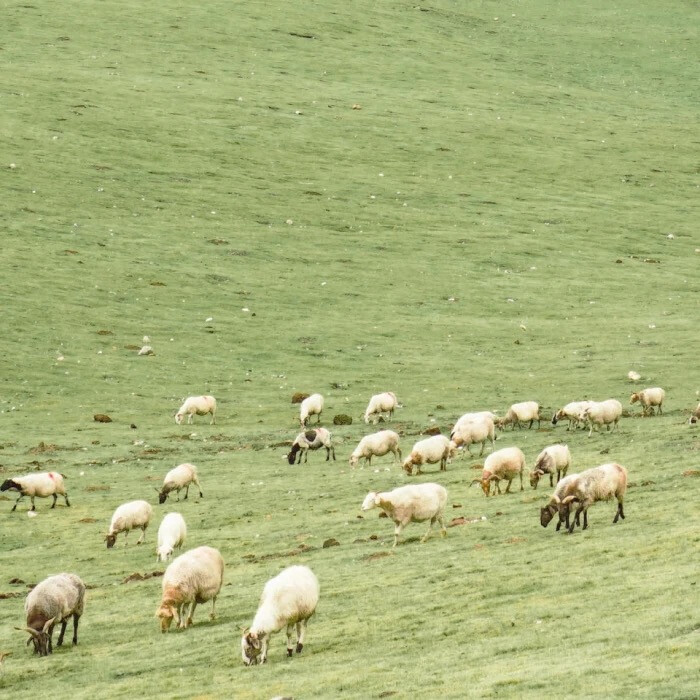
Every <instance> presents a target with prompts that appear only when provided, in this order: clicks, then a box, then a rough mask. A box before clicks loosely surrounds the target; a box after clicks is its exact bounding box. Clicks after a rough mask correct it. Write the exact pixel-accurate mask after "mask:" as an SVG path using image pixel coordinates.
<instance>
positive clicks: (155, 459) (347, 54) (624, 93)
mask: <svg viewBox="0 0 700 700" xmlns="http://www.w3.org/2000/svg"><path fill="white" fill-rule="evenodd" d="M335 5H337V6H336V7H334V6H333V4H327V3H326V4H323V3H321V4H319V3H309V2H302V3H295V4H293V5H289V4H288V3H278V2H274V1H273V2H268V3H254V2H241V3H237V4H235V5H232V4H231V3H224V2H218V0H213V2H210V3H208V4H206V5H204V6H202V7H194V6H193V7H184V6H182V5H180V4H177V3H173V2H170V1H169V0H165V2H164V3H160V4H159V6H158V8H157V9H156V8H151V7H144V6H143V5H142V4H140V3H139V4H137V3H134V2H129V1H128V0H127V2H121V3H118V4H117V3H113V2H100V3H98V2H94V0H83V1H82V2H78V3H62V4H55V3H48V2H46V1H45V0H32V1H31V3H26V4H19V3H7V4H6V5H5V7H4V13H3V17H4V21H3V26H4V27H5V37H4V40H3V43H2V45H1V48H2V51H0V57H1V58H2V63H3V66H4V68H5V70H4V71H3V78H4V79H3V83H2V86H1V87H0V94H1V95H2V98H3V100H2V102H3V118H2V119H0V144H1V145H2V148H1V149H0V151H1V152H2V154H3V155H2V157H1V158H0V161H1V162H0V187H2V192H3V203H4V206H3V207H2V208H0V225H2V231H3V234H2V243H3V245H2V251H1V252H0V261H1V262H2V267H1V269H2V273H3V275H2V278H3V288H4V291H5V294H4V296H3V299H4V303H3V305H2V310H3V318H4V321H5V323H4V328H5V332H4V333H3V335H2V338H1V339H0V350H1V352H0V370H1V373H0V374H1V376H2V385H1V386H2V390H1V391H0V411H1V413H0V447H1V449H0V478H2V479H3V480H4V479H5V478H8V477H10V476H13V475H17V474H21V473H25V472H28V471H31V470H33V469H38V470H46V469H54V470H57V471H60V472H62V473H64V474H66V475H67V477H68V479H67V483H68V486H69V493H70V497H71V502H72V504H73V505H72V507H71V508H70V509H67V508H65V507H62V506H61V505H60V504H59V506H58V507H57V508H56V509H55V510H49V509H48V503H47V501H45V500H38V501H37V509H38V515H37V517H36V518H33V519H29V518H27V516H26V507H27V506H23V505H22V504H20V506H19V507H18V510H17V511H16V512H15V513H10V512H9V511H10V508H11V505H12V501H14V496H11V497H10V499H8V500H5V499H4V496H6V494H2V496H0V519H1V521H2V527H0V613H1V614H0V618H1V619H2V620H3V622H4V624H2V625H1V626H0V651H2V650H8V651H12V652H13V656H11V657H9V658H8V659H7V661H6V663H5V665H4V673H2V674H1V675H0V691H4V692H6V693H12V695H13V697H17V698H25V697H30V696H32V697H33V696H35V695H36V694H37V693H42V692H43V693H46V692H50V693H52V694H54V695H55V696H58V697H67V696H71V697H73V698H88V697H89V698H94V697H110V698H112V697H113V698H131V697H134V695H136V694H148V695H152V696H156V697H183V698H185V697H209V698H230V697H235V698H269V697H273V696H274V695H289V696H293V697H295V698H311V697H317V698H336V697H344V698H345V697H347V698H368V697H373V698H374V697H392V698H412V697H431V698H432V697H454V698H459V697H533V698H534V697H543V696H545V695H552V694H553V693H557V694H559V693H565V694H567V695H570V696H574V697H583V696H586V697H606V698H609V697H630V696H635V697H653V698H666V697H668V698H690V697H694V696H695V695H697V681H696V675H697V654H698V627H699V625H698V613H697V610H698V603H699V602H700V600H699V597H698V591H697V577H698V574H697V572H698V567H697V560H698V554H699V553H700V552H699V549H700V548H699V546H698V545H699V537H698V532H699V529H698V525H700V518H699V517H698V509H697V500H698V479H697V476H693V475H692V474H691V475H684V472H686V473H688V472H689V471H690V472H693V471H695V472H697V470H698V469H700V464H699V463H698V450H699V449H700V438H699V437H698V434H697V430H694V429H692V428H690V427H689V426H687V425H685V424H684V420H685V418H686V417H687V415H688V413H689V411H690V409H692V408H693V407H694V406H695V405H696V404H697V401H698V391H699V390H700V376H699V375H698V373H697V344H698V343H697V340H698V335H697V318H698V311H699V306H700V303H699V300H700V295H699V294H698V291H700V289H699V287H700V282H699V281H700V278H699V277H698V274H697V269H698V261H699V260H700V257H699V255H698V252H697V251H698V250H699V249H700V236H698V233H697V206H696V202H697V197H698V167H697V162H698V158H697V155H698V148H697V146H698V139H697V105H698V98H699V94H698V87H697V79H696V71H695V70H694V67H695V66H696V65H697V60H698V49H697V47H698V36H697V29H696V27H697V26H698V20H699V19H700V17H699V16H698V11H697V7H695V6H694V5H692V4H690V3H685V2H667V3H653V2H650V1H649V0H642V2H636V3H632V2H625V1H622V2H617V3H613V4H612V5H611V4H610V3H609V2H607V3H605V2H599V1H594V2H590V3H585V6H579V5H576V4H572V3H560V4H556V5H552V3H545V2H542V1H541V0H529V1H528V0H524V1H522V2H510V3H506V4H503V3H492V2H485V1H484V2H471V3H468V4H464V3H462V4H460V3H451V2H447V1H446V0H431V1H430V2H429V3H425V4H421V5H416V4H414V3H412V2H389V3H385V4H381V5H379V6H377V4H376V3H370V2H366V1H365V0H355V1H354V2H352V3H346V4H343V5H340V4H338V3H335ZM144 334H148V335H149V336H150V338H151V344H152V345H153V347H154V350H155V353H156V354H155V356H152V357H139V356H137V354H136V350H137V349H138V347H140V345H141V339H142V337H143V335H144ZM630 369H635V370H637V371H639V372H640V373H641V375H642V377H643V379H642V383H643V384H644V385H645V386H656V385H660V386H663V387H664V388H665V389H666V391H667V397H668V398H667V405H666V407H665V411H664V415H663V416H661V417H658V418H657V417H655V418H644V419H642V418H640V417H639V409H638V407H637V406H635V407H627V408H628V410H629V415H628V416H626V417H625V418H624V420H623V421H622V423H621V425H620V430H619V432H618V433H613V434H610V435H608V434H603V435H596V434H594V436H593V437H591V438H588V437H587V434H586V433H584V432H578V433H575V434H571V433H567V432H566V431H565V429H564V427H563V426H561V425H560V426H558V427H557V428H554V427H552V426H551V425H550V424H549V422H547V421H545V422H543V424H542V426H541V428H540V429H539V430H531V431H515V432H514V433H512V434H511V433H510V431H508V432H507V433H502V434H501V435H500V437H499V441H498V443H497V446H499V447H503V446H507V445H511V444H516V445H518V446H520V447H521V448H522V449H523V450H524V452H525V454H526V456H527V458H528V464H529V465H530V466H531V465H532V464H533V462H534V459H535V456H536V455H537V453H538V452H539V451H540V450H541V449H542V447H544V446H545V445H547V444H550V443H552V442H557V441H562V440H566V441H567V442H568V444H569V445H570V448H571V451H572V454H573V458H574V468H575V470H579V469H584V468H588V467H591V466H595V465H597V464H600V463H602V462H606V461H618V462H620V463H621V464H624V465H626V466H627V467H628V469H629V473H630V481H631V485H630V489H629V492H628V497H627V501H626V507H625V510H626V514H627V519H626V520H625V521H624V522H623V523H621V524H617V525H615V526H613V525H612V524H611V521H612V516H613V514H614V507H613V505H612V504H598V505H596V506H594V507H593V508H592V509H591V511H590V518H589V520H590V523H591V527H590V529H589V530H587V531H586V532H584V533H582V532H581V531H580V530H577V531H576V532H575V534H574V535H571V536H566V535H563V534H561V533H555V532H554V529H553V526H550V528H549V529H548V530H543V529H542V528H541V527H540V525H539V507H540V506H541V505H543V503H544V502H545V501H546V499H547V496H548V494H549V492H550V489H549V487H548V486H545V483H544V482H543V484H542V485H541V486H540V488H539V489H538V490H537V491H532V490H531V489H530V488H529V486H528V487H527V488H526V490H525V491H524V492H522V493H521V492H519V491H517V490H516V491H515V493H513V494H509V495H508V496H502V497H497V498H489V499H486V498H484V496H483V495H482V494H481V492H480V491H479V490H478V489H476V488H472V489H469V488H468V485H469V482H470V481H471V480H472V478H474V476H475V474H478V471H475V470H478V468H479V465H480V464H481V461H480V460H478V459H477V458H468V457H464V458H462V459H459V460H457V461H456V462H455V463H454V464H453V465H451V466H450V467H449V470H448V471H447V472H446V473H444V474H438V473H436V472H435V471H433V472H432V473H426V474H425V476H423V477H412V478H411V477H407V476H405V475H404V474H403V473H402V472H401V470H400V469H399V468H398V467H397V466H396V465H395V464H392V463H391V460H389V459H388V458H383V459H379V460H377V461H376V463H375V464H373V465H372V467H371V468H360V469H357V470H355V471H351V470H350V469H349V467H348V466H347V457H348V455H349V453H350V451H351V450H352V448H353V447H354V445H355V444H356V442H357V441H358V440H359V439H360V437H362V436H363V435H364V434H365V433H366V432H368V429H367V428H366V426H365V425H364V424H363V423H362V422H361V421H360V420H359V416H360V415H361V413H362V411H363V410H364V407H365V405H366V402H367V400H368V398H369V396H370V395H371V394H372V393H375V392H377V391H384V390H393V391H395V392H396V393H397V394H398V396H399V398H400V400H401V402H402V403H403V405H404V408H403V409H401V410H400V411H398V413H397V414H395V420H393V421H392V422H391V423H390V424H389V425H388V426H385V427H391V428H393V429H396V430H397V431H398V432H399V433H400V435H401V437H402V449H403V450H404V452H405V453H406V452H408V451H409V450H410V447H411V445H412V444H413V442H414V441H415V440H416V439H418V437H419V435H420V433H421V432H422V431H423V430H425V429H426V428H428V427H429V426H431V425H438V426H439V427H441V428H442V429H443V431H445V432H446V431H448V430H449V428H450V426H451V425H452V424H453V422H454V421H455V419H456V418H457V417H458V416H459V415H461V414H462V413H464V412H465V411H468V410H481V409H487V408H488V409H492V410H496V411H499V412H504V411H505V410H506V409H507V407H508V406H509V405H510V404H511V403H513V402H515V401H520V400H526V399H536V400H538V401H539V402H540V403H541V404H542V405H543V406H544V407H545V409H544V414H545V415H547V416H551V413H552V411H554V410H556V408H558V407H560V406H561V405H563V404H564V403H566V402H568V401H571V400H575V399H581V398H587V397H590V398H595V399H603V398H608V397H616V398H619V399H620V400H621V401H622V402H623V404H627V402H628V397H629V393H630V391H631V390H632V386H631V385H630V383H629V382H628V381H627V379H626V375H627V372H628V371H629V370H630ZM296 391H307V392H311V391H319V392H321V393H323V394H324V396H325V397H326V410H325V412H324V415H323V423H324V424H325V425H330V424H331V422H332V417H333V416H334V415H335V414H337V413H348V414H350V415H352V417H353V418H354V423H353V425H351V426H337V427H335V428H334V427H333V426H332V425H330V427H331V429H332V430H333V434H334V438H335V441H336V444H337V452H338V461H337V462H336V463H332V462H331V463H325V462H324V461H323V458H322V456H321V455H320V454H313V455H311V457H310V458H309V462H308V464H305V465H300V466H296V467H289V466H288V465H287V463H286V461H283V459H282V457H283V455H284V453H285V451H286V449H287V448H286V447H285V445H284V443H285V442H286V441H291V440H292V439H293V438H294V436H295V435H296V433H297V431H298V420H297V416H298V407H297V406H293V405H292V404H291V403H290V399H291V396H292V394H293V393H294V392H296ZM200 393H212V394H214V395H215V396H216V397H217V399H218V402H219V420H218V422H217V425H215V426H210V425H209V424H208V421H207V420H205V419H197V421H196V424H195V425H194V426H192V427H189V428H188V427H187V426H176V425H175V423H174V421H173V418H172V416H173V414H174V413H175V411H176V410H177V408H178V406H179V405H180V403H181V401H182V398H183V397H185V396H187V395H190V394H200ZM98 412H99V413H108V414H109V415H111V416H112V418H113V421H114V422H112V423H109V424H98V423H95V422H94V421H93V420H92V416H93V414H94V413H98ZM132 423H133V424H134V425H136V426H137V427H136V428H135V429H132V428H131V427H130V425H131V424H132ZM42 442H43V447H40V445H41V443H42ZM184 461H191V462H194V463H195V464H197V465H198V466H199V470H200V474H201V479H202V483H203V487H204V498H203V499H199V498H190V499H189V500H188V501H187V502H185V503H182V502H181V503H179V504H177V503H175V502H169V503H168V505H167V506H165V507H163V506H154V507H155V508H156V513H157V515H156V518H155V519H154V522H153V524H152V526H151V528H150V530H149V533H148V536H147V545H146V546H143V547H139V548H137V547H135V546H134V542H135V540H136V536H134V535H132V536H131V538H132V540H133V541H132V544H131V545H130V546H128V547H126V548H124V547H122V546H121V543H120V545H119V546H118V547H117V548H115V549H114V550H109V551H108V550H106V549H105V547H104V543H103V540H102V537H103V535H104V533H105V532H106V529H107V526H108V523H109V519H110V517H111V514H112V512H113V510H114V508H116V506H117V505H119V504H120V503H122V502H124V501H127V500H132V499H135V498H143V497H145V498H149V499H151V497H152V502H154V503H155V502H156V494H155V493H154V491H153V488H154V487H155V486H158V484H159V483H160V482H161V481H162V478H163V476H164V474H165V473H166V472H167V471H168V470H169V469H170V468H171V467H173V466H175V465H176V464H179V463H181V462H184ZM420 480H424V481H430V480H437V481H439V482H440V483H443V484H444V485H445V486H446V487H447V488H448V490H449V492H450V499H449V506H448V511H449V513H448V516H449V517H450V518H452V517H458V516H464V517H465V518H467V519H477V518H482V519H481V520H479V521H478V522H473V523H471V524H468V525H463V526H458V527H453V528H450V529H449V531H448V532H449V534H448V537H447V538H445V539H440V538H439V537H434V538H433V539H431V540H429V541H428V542H427V543H425V544H420V543H419V542H418V537H419V536H420V535H421V534H422V532H423V530H424V526H423V525H413V526H411V527H409V528H408V529H407V530H406V532H405V537H404V540H403V543H402V544H401V545H400V546H399V547H398V548H396V549H395V550H391V549H390V545H391V542H392V532H393V527H392V524H391V523H390V522H389V521H388V520H378V519H376V511H373V512H371V513H367V514H365V515H364V517H359V516H360V510H359V506H360V504H361V502H362V499H363V498H364V496H365V494H366V493H367V491H369V490H372V489H379V490H381V489H389V488H392V487H394V486H398V485H400V484H403V483H409V482H412V483H414V482H418V481H420ZM175 509H177V510H179V511H180V512H182V513H183V515H184V517H185V519H186V520H187V523H188V526H189V530H190V536H189V539H188V542H187V547H195V546H198V545H202V544H208V545H212V546H215V547H218V548H219V549H220V550H221V552H222V554H223V555H224V558H225V560H226V566H227V571H226V583H225V587H224V589H223V591H222V594H221V597H220V601H219V604H217V609H218V610H219V619H218V620H217V621H216V622H210V621H209V620H208V619H207V615H208V612H209V611H208V609H207V608H208V606H203V607H201V608H199V609H198V611H197V613H196V616H195V626H194V627H193V628H191V629H189V630H187V631H186V632H184V633H171V634H168V635H166V636H163V635H161V634H160V631H159V626H158V624H157V621H156V620H155V619H154V617H153V614H154V612H155V609H156V607H157V604H158V602H159V600H160V579H159V578H158V577H155V578H147V579H146V580H143V581H132V582H129V583H123V581H124V580H125V579H126V578H127V577H128V576H129V575H130V574H132V573H136V572H138V573H141V574H147V573H150V572H153V571H162V570H163V568H164V567H163V565H162V564H156V563H155V557H154V553H153V552H154V545H155V539H156V532H157V527H158V524H159V522H160V518H161V517H162V514H163V513H165V512H167V511H168V510H175ZM372 535H376V536H377V539H370V536H372ZM331 537H333V538H335V539H337V540H338V541H339V542H340V546H336V547H331V548H326V549H324V548H323V547H322V543H323V542H324V540H326V539H327V538H331ZM291 563H306V564H308V565H309V566H311V567H312V568H313V570H314V571H315V572H316V574H317V576H318V578H319V580H320V582H321V589H322V592H321V602H320V605H319V609H318V612H317V615H316V617H315V618H314V619H312V621H311V622H310V624H309V631H308V637H307V643H306V647H305V650H304V653H303V654H302V655H301V656H299V657H297V658H294V659H291V660H287V659H286V658H284V656H285V654H284V634H283V633H282V635H277V636H275V637H274V638H273V641H272V644H271V653H270V660H269V663H268V664H267V665H266V666H264V667H256V668H252V669H248V668H244V667H243V666H242V664H241V661H240V646H239V639H240V628H241V627H243V626H245V625H248V624H250V622H251V620H252V618H253V615H254V613H255V609H256V606H257V602H258V598H259V595H260V592H261V591H262V586H263V585H264V583H265V581H266V580H267V579H268V578H270V577H271V576H273V575H275V574H276V573H277V572H278V571H280V570H281V569H282V568H283V567H284V566H287V565H289V564H291ZM64 570H65V571H73V572H75V573H78V574H79V575H80V576H81V577H82V578H83V579H84V580H85V581H86V583H87V584H88V585H89V587H90V590H89V593H88V600H87V604H86V612H85V615H84V617H83V621H82V623H81V636H80V645H79V646H78V647H77V648H76V649H71V648H68V647H66V648H64V649H60V650H58V651H57V652H56V653H54V654H53V655H52V656H51V657H48V658H46V659H39V658H37V657H33V656H32V655H31V654H30V652H29V650H28V649H26V648H25V647H24V642H25V641H26V638H25V637H24V636H23V635H21V634H20V633H19V632H16V631H14V630H13V629H12V627H13V626H15V625H17V626H21V625H22V624H23V621H24V613H23V607H22V606H23V598H24V596H25V594H26V590H27V586H26V585H27V584H31V583H36V582H38V581H40V580H42V579H43V578H44V577H46V576H47V575H49V574H51V573H56V572H58V571H64ZM15 578H17V579H21V581H22V583H19V584H11V583H10V581H11V580H12V579H15Z"/></svg>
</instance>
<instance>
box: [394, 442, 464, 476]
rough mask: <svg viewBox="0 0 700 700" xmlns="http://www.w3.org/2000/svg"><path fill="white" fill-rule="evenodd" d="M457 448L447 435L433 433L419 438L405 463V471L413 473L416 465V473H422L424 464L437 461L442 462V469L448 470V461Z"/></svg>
mask: <svg viewBox="0 0 700 700" xmlns="http://www.w3.org/2000/svg"><path fill="white" fill-rule="evenodd" d="M455 449H456V448H455V444H454V443H453V442H452V441H451V440H450V439H449V438H448V437H446V436H445V435H433V437H429V438H426V439H425V440H419V441H418V442H417V443H416V444H415V445H414V446H413V449H412V450H411V454H410V455H409V456H408V457H407V458H406V461H405V462H404V463H403V468H404V471H405V472H406V473H407V474H409V475H410V474H413V467H414V466H416V467H417V469H416V474H422V472H421V465H422V464H436V463H437V462H440V471H447V462H448V461H449V460H450V459H451V458H452V457H453V456H454V452H455Z"/></svg>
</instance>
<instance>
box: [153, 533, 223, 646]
mask: <svg viewBox="0 0 700 700" xmlns="http://www.w3.org/2000/svg"><path fill="white" fill-rule="evenodd" d="M223 580H224V560H223V558H222V557H221V554H220V552H219V550H218V549H214V548H213V547H197V548H196V549H190V550H189V551H188V552H185V553H184V554H181V555H180V556H179V557H178V558H177V559H175V561H173V562H172V563H171V564H170V566H168V568H167V569H166V570H165V574H164V575H163V597H162V599H161V602H160V606H159V607H158V610H156V617H159V618H160V631H161V632H163V633H165V632H167V631H168V630H169V629H170V625H171V623H172V621H173V619H174V620H175V624H176V625H177V626H178V627H179V628H180V629H185V628H186V627H189V626H190V625H191V624H192V618H193V617H194V609H195V608H196V607H197V603H206V602H207V601H208V600H211V602H212V605H211V615H210V616H209V617H210V619H212V620H215V619H216V596H218V595H219V591H220V590H221V584H222V583H223ZM188 608H189V612H188Z"/></svg>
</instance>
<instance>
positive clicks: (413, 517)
mask: <svg viewBox="0 0 700 700" xmlns="http://www.w3.org/2000/svg"><path fill="white" fill-rule="evenodd" d="M445 503H447V491H446V489H445V488H444V487H443V486H440V484H431V483H427V484H410V485H408V486H399V487H398V488H396V489H394V490H393V491H383V492H381V493H377V492H376V491H370V492H369V493H368V494H367V496H366V497H365V500H364V502H363V503H362V510H371V509H372V508H374V507H375V506H378V507H379V508H381V509H382V510H383V511H384V512H385V513H386V514H387V515H388V516H389V517H390V518H391V519H392V520H393V521H394V524H395V526H396V527H395V528H394V544H393V545H392V546H394V547H396V545H397V544H398V542H399V535H400V534H401V531H402V530H403V529H404V528H405V527H406V525H408V524H409V523H411V522H413V523H422V522H424V521H426V520H429V521H430V524H429V525H428V531H427V532H426V533H425V535H423V537H422V538H421V542H425V541H426V540H427V539H428V537H429V536H430V533H431V531H432V529H433V523H434V522H435V521H436V520H437V522H438V523H440V527H441V528H442V536H443V537H445V535H447V530H446V529H445V522H444V520H443V511H444V510H445Z"/></svg>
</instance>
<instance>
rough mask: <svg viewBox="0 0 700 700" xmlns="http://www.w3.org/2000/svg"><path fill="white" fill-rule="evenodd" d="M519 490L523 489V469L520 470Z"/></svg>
mask: <svg viewBox="0 0 700 700" xmlns="http://www.w3.org/2000/svg"><path fill="white" fill-rule="evenodd" d="M520 490H521V491H524V490H525V489H524V488H523V470H522V469H521V470H520Z"/></svg>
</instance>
